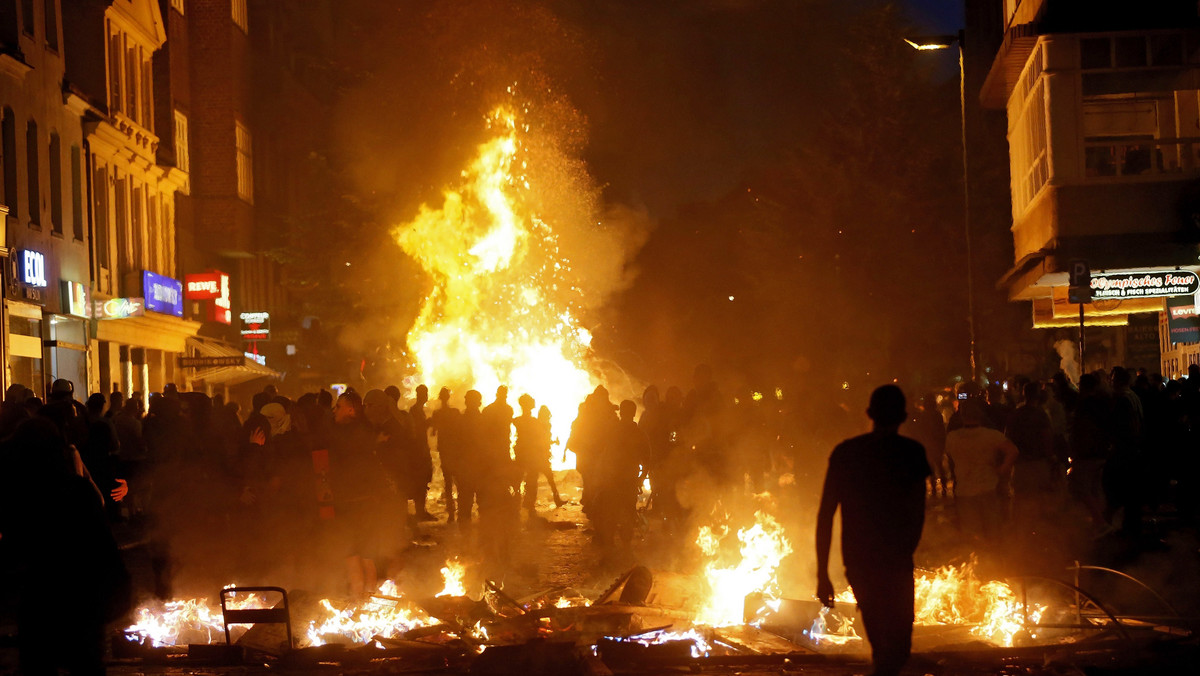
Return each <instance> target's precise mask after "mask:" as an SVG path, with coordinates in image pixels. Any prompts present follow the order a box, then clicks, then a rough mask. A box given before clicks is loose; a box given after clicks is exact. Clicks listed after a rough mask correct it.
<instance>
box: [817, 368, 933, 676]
mask: <svg viewBox="0 0 1200 676" xmlns="http://www.w3.org/2000/svg"><path fill="white" fill-rule="evenodd" d="M905 408H906V407H905V399H904V393H903V392H901V391H900V388H898V387H896V386H895V385H884V386H883V387H880V388H878V389H876V390H875V391H874V392H872V393H871V401H870V405H869V406H868V408H867V416H868V417H869V418H871V421H872V423H873V429H872V430H871V432H869V433H868V434H864V435H861V436H857V437H854V438H852V439H847V440H846V441H843V442H842V443H840V444H838V445H837V447H836V448H834V449H833V453H832V454H831V455H830V456H829V468H828V470H827V471H826V474H825V487H824V490H823V491H822V493H821V506H820V508H819V510H818V512H817V538H816V550H817V597H818V598H819V599H820V600H821V602H822V603H823V604H824V605H825V606H827V607H830V608H832V607H833V597H834V594H833V583H832V582H831V581H830V578H829V549H830V544H831V541H832V539H833V515H834V513H835V512H837V510H838V509H839V507H840V508H841V510H842V560H843V562H844V563H845V566H846V579H847V580H848V581H849V582H850V586H851V587H852V588H853V589H854V596H855V598H856V599H857V600H858V609H859V612H860V613H861V615H862V618H863V627H864V628H865V629H866V633H867V641H869V642H870V644H871V659H872V662H873V665H874V671H873V672H872V673H873V674H875V676H894V675H895V674H899V673H900V669H901V668H902V667H903V666H904V663H905V662H907V661H908V657H909V654H910V653H911V652H912V625H913V592H914V589H913V552H915V551H916V549H917V543H918V542H920V540H921V530H922V528H923V527H924V525H925V479H926V478H927V477H928V476H929V475H930V470H929V463H928V462H927V461H926V458H925V449H924V448H923V447H922V446H921V444H920V443H918V442H916V441H913V440H912V439H909V438H907V437H902V436H900V434H899V429H900V424H901V423H903V422H904V421H905V420H906V419H907V418H908V414H907V411H906V410H905Z"/></svg>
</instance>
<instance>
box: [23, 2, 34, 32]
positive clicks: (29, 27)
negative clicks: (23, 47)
mask: <svg viewBox="0 0 1200 676" xmlns="http://www.w3.org/2000/svg"><path fill="white" fill-rule="evenodd" d="M21 30H22V31H23V32H24V33H25V34H26V35H30V36H32V35H33V0H21Z"/></svg>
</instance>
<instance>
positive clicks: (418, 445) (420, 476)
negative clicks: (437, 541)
mask: <svg viewBox="0 0 1200 676" xmlns="http://www.w3.org/2000/svg"><path fill="white" fill-rule="evenodd" d="M391 387H395V386H394V385H392V386H391ZM396 392H397V394H399V389H397V390H396ZM385 394H386V391H385ZM428 401H429V388H428V387H426V386H424V385H418V386H417V401H416V402H415V403H413V405H412V406H411V407H410V408H409V409H408V417H409V420H410V421H411V424H412V436H413V440H414V441H415V443H414V444H413V446H412V450H411V452H412V455H413V471H414V472H415V475H414V476H413V477H412V480H411V482H410V483H409V488H410V490H409V493H408V495H406V496H405V497H406V498H408V499H409V500H412V501H413V505H415V507H416V518H417V520H418V521H436V520H437V517H435V516H434V515H432V514H430V513H429V510H428V509H427V508H426V507H425V500H426V498H427V496H428V493H429V482H430V481H432V480H433V457H432V456H431V455H430V453H429V419H428V418H427V417H426V416H425V404H426V402H428Z"/></svg>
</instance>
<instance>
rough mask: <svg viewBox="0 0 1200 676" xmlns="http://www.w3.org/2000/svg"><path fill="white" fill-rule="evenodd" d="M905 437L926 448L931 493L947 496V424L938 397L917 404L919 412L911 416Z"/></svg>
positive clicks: (931, 397) (922, 400)
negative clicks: (938, 406)
mask: <svg viewBox="0 0 1200 676" xmlns="http://www.w3.org/2000/svg"><path fill="white" fill-rule="evenodd" d="M904 435H905V436H907V437H910V438H912V439H915V440H916V441H918V442H919V443H920V444H921V445H922V446H924V447H925V460H926V461H927V462H928V463H929V469H930V471H932V472H933V474H932V475H931V476H930V480H931V481H932V485H931V486H930V488H931V490H930V493H931V494H932V495H938V494H940V495H941V496H942V497H945V496H946V487H947V486H946V484H947V481H948V480H949V477H948V475H947V473H946V472H945V471H944V470H943V466H944V465H945V455H946V423H945V421H944V420H942V414H941V413H940V412H939V411H938V410H937V397H936V395H932V394H927V395H925V396H924V397H923V398H922V399H921V401H920V402H918V404H917V410H916V411H915V412H913V414H912V416H910V418H909V421H908V424H907V425H906V426H905V427H904Z"/></svg>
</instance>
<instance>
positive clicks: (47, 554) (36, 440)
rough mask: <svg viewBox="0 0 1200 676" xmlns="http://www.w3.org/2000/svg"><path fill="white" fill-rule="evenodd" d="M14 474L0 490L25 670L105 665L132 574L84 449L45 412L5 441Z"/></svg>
mask: <svg viewBox="0 0 1200 676" xmlns="http://www.w3.org/2000/svg"><path fill="white" fill-rule="evenodd" d="M0 468H2V470H3V473H4V476H5V477H9V478H12V479H13V480H12V481H9V482H8V484H9V485H8V486H7V487H6V489H5V491H4V492H3V493H2V494H0V533H3V543H4V549H3V551H4V554H5V558H6V559H9V560H8V561H6V562H5V569H6V571H7V573H6V574H7V577H8V578H9V584H11V585H12V586H13V587H14V588H15V589H16V590H18V591H19V596H18V607H17V628H18V629H17V646H18V650H19V660H20V671H21V672H22V673H25V674H57V673H58V668H59V667H65V668H66V669H67V670H68V671H69V672H70V673H72V674H103V673H104V644H105V632H104V629H105V625H106V623H107V622H110V621H113V620H116V619H117V618H118V617H120V616H121V615H123V614H124V613H125V612H127V611H128V610H129V607H130V603H131V601H132V599H131V589H132V588H131V584H130V577H129V573H128V572H127V570H126V569H125V565H124V563H123V562H122V560H121V556H120V553H119V552H118V550H117V544H116V541H115V540H114V539H113V535H112V531H111V530H110V529H109V525H108V521H107V519H106V518H105V514H104V501H103V499H102V498H101V495H100V491H99V490H98V489H97V488H96V486H95V485H94V484H93V483H92V482H91V481H90V480H89V479H88V478H87V477H86V475H85V472H84V470H83V463H82V461H81V460H80V459H79V455H78V454H77V453H76V452H75V451H74V449H72V448H71V447H70V446H69V445H68V444H67V442H66V440H65V439H64V437H63V435H62V432H61V431H60V430H59V429H58V428H57V427H56V426H55V425H54V424H53V423H52V422H50V421H49V420H47V419H45V418H34V419H32V420H27V421H25V422H24V423H21V424H20V425H19V426H18V427H17V429H16V431H15V432H14V433H13V435H12V437H10V438H9V439H8V440H7V441H6V442H5V443H4V444H3V445H0Z"/></svg>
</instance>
